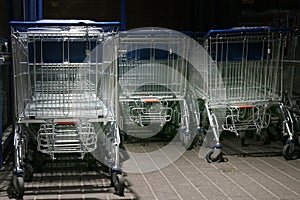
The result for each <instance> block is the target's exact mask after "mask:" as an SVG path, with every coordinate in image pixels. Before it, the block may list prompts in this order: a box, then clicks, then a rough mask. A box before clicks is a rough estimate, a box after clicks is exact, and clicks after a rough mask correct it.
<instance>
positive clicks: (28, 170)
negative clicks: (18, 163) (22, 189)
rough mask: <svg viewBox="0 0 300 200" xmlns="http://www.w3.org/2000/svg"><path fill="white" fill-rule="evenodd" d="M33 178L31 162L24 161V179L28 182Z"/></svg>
mask: <svg viewBox="0 0 300 200" xmlns="http://www.w3.org/2000/svg"><path fill="white" fill-rule="evenodd" d="M32 179H33V167H32V165H31V164H29V163H26V164H25V166H24V181H25V182H30V181H32Z"/></svg>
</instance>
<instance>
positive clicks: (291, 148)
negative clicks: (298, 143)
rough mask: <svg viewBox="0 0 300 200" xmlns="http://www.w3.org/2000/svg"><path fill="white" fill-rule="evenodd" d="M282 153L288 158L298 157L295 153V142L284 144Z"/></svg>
mask: <svg viewBox="0 0 300 200" xmlns="http://www.w3.org/2000/svg"><path fill="white" fill-rule="evenodd" d="M282 155H283V157H284V158H285V159H286V160H293V159H296V158H297V157H298V156H297V154H296V153H295V143H288V144H286V145H284V146H283V149H282Z"/></svg>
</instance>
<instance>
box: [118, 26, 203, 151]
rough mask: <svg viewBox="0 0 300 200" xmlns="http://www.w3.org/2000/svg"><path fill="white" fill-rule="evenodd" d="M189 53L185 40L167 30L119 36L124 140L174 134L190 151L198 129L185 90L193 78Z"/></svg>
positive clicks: (190, 93)
mask: <svg viewBox="0 0 300 200" xmlns="http://www.w3.org/2000/svg"><path fill="white" fill-rule="evenodd" d="M191 47H192V46H191V43H190V42H189V40H188V37H187V36H185V35H183V34H179V33H177V32H175V31H171V30H167V29H137V30H132V31H126V32H121V33H120V49H119V51H120V53H119V84H120V92H119V97H120V98H119V100H120V104H121V117H122V119H123V120H121V121H122V125H120V127H122V130H123V131H124V132H125V133H126V134H127V135H130V136H133V137H137V138H150V137H151V136H154V135H157V134H158V133H161V132H171V136H172V137H174V135H175V134H176V133H179V132H180V134H179V135H180V140H181V142H182V144H183V145H184V146H185V147H186V148H189V147H190V146H191V143H192V141H193V139H194V138H195V135H196V133H197V132H196V129H197V127H198V126H199V109H198V106H197V101H196V98H195V94H194V93H193V91H192V87H191V85H197V84H195V83H196V82H197V78H198V76H193V74H198V73H199V72H197V70H196V69H195V66H193V65H192V63H189V59H188V56H190V54H189V51H191ZM195 78H196V79H195ZM198 85H199V84H198ZM166 127H168V128H166ZM167 130H168V131H167ZM163 136H166V135H163Z"/></svg>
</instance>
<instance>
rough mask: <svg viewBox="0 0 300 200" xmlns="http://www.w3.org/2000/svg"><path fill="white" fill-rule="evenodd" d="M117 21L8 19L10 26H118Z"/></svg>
mask: <svg viewBox="0 0 300 200" xmlns="http://www.w3.org/2000/svg"><path fill="white" fill-rule="evenodd" d="M120 24H121V23H120V22H117V21H111V22H95V21H92V20H49V19H44V20H37V21H10V25H11V26H22V27H24V26H100V27H104V26H119V25H120Z"/></svg>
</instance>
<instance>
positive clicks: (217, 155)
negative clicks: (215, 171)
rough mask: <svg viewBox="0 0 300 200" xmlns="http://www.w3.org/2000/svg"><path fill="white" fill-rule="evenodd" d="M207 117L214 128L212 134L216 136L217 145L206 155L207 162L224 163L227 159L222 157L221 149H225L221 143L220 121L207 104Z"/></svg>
mask: <svg viewBox="0 0 300 200" xmlns="http://www.w3.org/2000/svg"><path fill="white" fill-rule="evenodd" d="M205 107H206V111H207V115H208V120H209V123H210V126H211V128H212V132H213V134H214V139H215V142H216V144H215V145H214V147H213V148H212V150H211V151H209V152H208V154H207V155H206V160H207V162H209V163H211V162H222V161H225V159H224V158H223V156H222V151H221V149H222V148H223V145H222V144H221V143H220V130H219V125H218V119H217V117H216V115H215V114H214V113H213V112H212V111H211V110H210V109H209V106H208V105H207V104H205Z"/></svg>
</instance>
